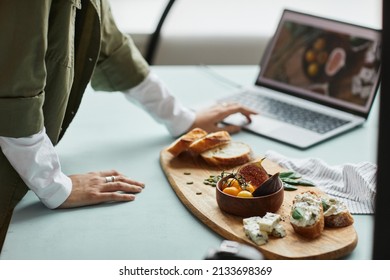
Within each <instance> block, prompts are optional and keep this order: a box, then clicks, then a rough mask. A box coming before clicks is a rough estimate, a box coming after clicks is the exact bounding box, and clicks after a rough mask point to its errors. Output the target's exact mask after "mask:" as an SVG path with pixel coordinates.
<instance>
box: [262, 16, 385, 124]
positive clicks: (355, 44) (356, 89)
mask: <svg viewBox="0 0 390 280" xmlns="http://www.w3.org/2000/svg"><path fill="white" fill-rule="evenodd" d="M380 38H381V34H380V31H379V30H375V29H371V28H366V27H362V26H357V25H352V24H348V23H343V22H339V21H334V20H330V19H325V18H321V17H316V16H311V15H306V14H302V13H298V12H294V11H290V10H285V11H284V12H283V15H282V18H281V20H280V22H279V25H278V28H277V30H276V33H275V35H274V37H273V38H272V40H271V42H270V43H269V47H268V48H267V51H266V52H265V54H264V56H263V59H262V62H261V65H260V66H261V71H260V74H259V76H258V79H257V81H256V84H258V85H262V86H268V87H271V88H274V89H277V90H279V91H283V92H287V93H290V94H293V95H295V96H299V97H303V98H305V99H308V100H312V101H316V102H319V103H322V104H326V105H328V106H331V107H334V108H338V109H344V110H346V111H349V112H353V113H355V114H358V115H361V116H364V117H367V115H368V113H369V111H370V108H371V105H372V102H373V100H374V97H375V94H376V92H377V90H378V84H379V79H380V54H381V51H380V48H381V42H380Z"/></svg>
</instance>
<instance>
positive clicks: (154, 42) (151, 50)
mask: <svg viewBox="0 0 390 280" xmlns="http://www.w3.org/2000/svg"><path fill="white" fill-rule="evenodd" d="M174 3H175V0H169V1H168V3H167V5H166V7H165V9H164V11H163V13H162V15H161V17H160V20H159V22H158V24H157V27H156V29H155V30H154V32H153V34H152V36H151V37H150V40H149V44H148V47H147V49H146V54H145V59H146V61H147V62H148V63H149V64H150V65H153V63H154V57H155V55H156V50H157V47H158V42H159V40H160V33H161V29H162V27H163V25H164V22H165V19H166V18H167V16H168V14H169V11H170V10H171V8H172V6H173V4H174Z"/></svg>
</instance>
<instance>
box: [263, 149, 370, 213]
mask: <svg viewBox="0 0 390 280" xmlns="http://www.w3.org/2000/svg"><path fill="white" fill-rule="evenodd" d="M265 157H266V158H267V159H269V160H271V161H273V162H276V163H278V164H279V165H280V166H281V167H283V168H286V169H289V170H292V171H295V172H298V173H300V174H301V175H302V176H303V177H304V178H305V179H308V180H310V181H312V182H313V183H314V184H315V185H316V187H318V188H319V189H321V190H322V191H323V192H325V193H326V194H328V195H330V196H334V197H337V198H339V199H340V200H342V201H343V202H344V203H345V204H346V205H347V206H348V209H349V211H350V212H351V213H352V214H374V212H375V195H376V173H377V166H376V165H375V164H373V163H370V162H361V163H356V164H352V163H346V164H342V165H336V166H329V165H328V164H326V163H325V162H324V161H323V160H321V159H318V158H302V159H297V158H287V157H285V156H283V155H281V154H279V153H277V152H275V151H270V150H269V151H267V152H266V153H265Z"/></svg>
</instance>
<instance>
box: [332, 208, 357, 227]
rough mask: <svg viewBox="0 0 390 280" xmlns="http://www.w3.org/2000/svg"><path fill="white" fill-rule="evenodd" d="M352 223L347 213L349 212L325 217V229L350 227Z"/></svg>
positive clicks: (351, 218) (352, 220) (350, 216)
mask: <svg viewBox="0 0 390 280" xmlns="http://www.w3.org/2000/svg"><path fill="white" fill-rule="evenodd" d="M353 222H354V219H353V217H352V215H351V213H349V211H348V212H341V213H338V214H337V215H330V216H325V226H326V227H332V228H339V227H347V226H350V225H352V224H353Z"/></svg>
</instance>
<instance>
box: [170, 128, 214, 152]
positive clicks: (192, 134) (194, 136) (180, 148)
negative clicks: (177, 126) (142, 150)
mask: <svg viewBox="0 0 390 280" xmlns="http://www.w3.org/2000/svg"><path fill="white" fill-rule="evenodd" d="M206 135H207V132H206V131H205V130H203V129H201V128H194V129H192V130H190V131H189V132H187V133H186V134H184V135H182V136H181V137H179V138H178V139H176V140H175V141H174V142H173V143H172V144H171V145H169V147H168V148H167V151H168V152H170V153H171V154H172V155H173V156H175V157H176V156H178V155H179V154H181V153H182V152H184V151H186V150H188V147H189V146H190V145H191V144H192V142H194V141H195V140H198V139H200V138H202V137H204V136H206Z"/></svg>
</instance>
